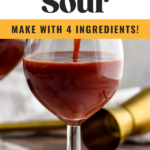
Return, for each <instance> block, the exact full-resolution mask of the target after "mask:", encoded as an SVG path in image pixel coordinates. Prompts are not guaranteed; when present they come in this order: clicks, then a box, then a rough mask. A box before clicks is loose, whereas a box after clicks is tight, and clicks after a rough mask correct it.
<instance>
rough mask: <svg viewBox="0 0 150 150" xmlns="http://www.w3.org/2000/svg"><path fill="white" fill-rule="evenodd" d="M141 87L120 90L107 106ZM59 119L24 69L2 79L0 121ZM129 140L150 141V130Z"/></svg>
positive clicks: (122, 100) (125, 97)
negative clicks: (44, 103) (39, 98)
mask: <svg viewBox="0 0 150 150" xmlns="http://www.w3.org/2000/svg"><path fill="white" fill-rule="evenodd" d="M140 90H141V88H140V87H134V88H129V89H122V90H118V91H117V92H116V94H115V95H114V97H113V98H112V99H111V101H109V102H108V103H107V104H106V106H105V107H113V106H115V107H116V106H118V105H120V104H121V103H123V102H125V101H126V100H127V99H129V98H130V97H132V96H133V95H135V94H137V93H138V92H140ZM35 120H36V121H39V120H57V117H55V116H54V115H53V114H51V113H50V112H49V111H48V110H46V109H45V108H44V107H43V106H42V105H41V104H40V103H39V102H38V101H37V100H36V99H35V97H34V96H33V94H32V93H31V92H30V90H29V88H28V86H27V83H26V81H25V77H24V74H23V72H22V71H13V72H11V73H10V74H9V75H8V76H6V78H4V79H3V80H1V81H0V123H8V122H24V121H35ZM128 140H130V141H134V142H138V143H147V142H150V132H148V133H146V134H144V135H140V136H135V137H129V138H128Z"/></svg>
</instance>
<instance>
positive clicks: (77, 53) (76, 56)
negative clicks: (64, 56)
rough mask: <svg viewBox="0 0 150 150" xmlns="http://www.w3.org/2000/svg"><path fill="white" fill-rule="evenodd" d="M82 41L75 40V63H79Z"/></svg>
mask: <svg viewBox="0 0 150 150" xmlns="http://www.w3.org/2000/svg"><path fill="white" fill-rule="evenodd" d="M80 43H81V39H74V50H73V62H78V57H79V49H80Z"/></svg>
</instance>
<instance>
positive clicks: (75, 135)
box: [67, 125, 81, 150]
mask: <svg viewBox="0 0 150 150" xmlns="http://www.w3.org/2000/svg"><path fill="white" fill-rule="evenodd" d="M67 150H81V135H80V126H69V125H68V126H67Z"/></svg>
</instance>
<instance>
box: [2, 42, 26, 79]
mask: <svg viewBox="0 0 150 150" xmlns="http://www.w3.org/2000/svg"><path fill="white" fill-rule="evenodd" d="M23 49H24V42H23V41H21V40H11V39H6V40H0V79H1V78H3V77H4V76H5V75H7V74H8V73H9V72H10V71H11V70H12V69H13V68H14V67H15V66H16V65H17V64H18V63H19V61H20V60H21V59H22V57H23Z"/></svg>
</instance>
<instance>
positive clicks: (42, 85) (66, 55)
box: [24, 52, 123, 125]
mask: <svg viewBox="0 0 150 150" xmlns="http://www.w3.org/2000/svg"><path fill="white" fill-rule="evenodd" d="M52 56H54V57H52ZM95 57H96V59H95ZM24 71H25V76H26V79H27V82H28V85H29V87H30V89H31V91H32V92H33V94H34V95H35V97H36V98H37V99H38V100H39V101H40V102H41V103H42V104H43V105H44V106H45V107H46V108H47V109H48V110H50V111H51V112H52V113H54V114H55V115H56V116H58V117H59V118H60V119H61V120H63V121H64V122H66V123H67V124H70V125H80V123H81V122H82V121H84V120H85V119H87V118H89V117H90V116H92V115H93V114H94V113H95V112H97V111H98V110H99V109H100V108H102V107H103V106H104V105H105V104H106V103H107V102H108V101H109V100H110V99H111V97H112V96H113V95H114V93H115V92H116V90H117V88H118V86H119V84H120V80H121V78H122V72H123V59H120V58H119V57H118V56H117V55H114V54H110V53H101V52H79V58H78V61H77V62H76V61H75V62H73V61H72V52H55V53H52V52H49V53H38V54H32V55H28V56H27V57H26V58H24ZM71 120H76V121H75V122H73V121H71ZM77 120H82V121H81V122H80V121H79V122H77Z"/></svg>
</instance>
